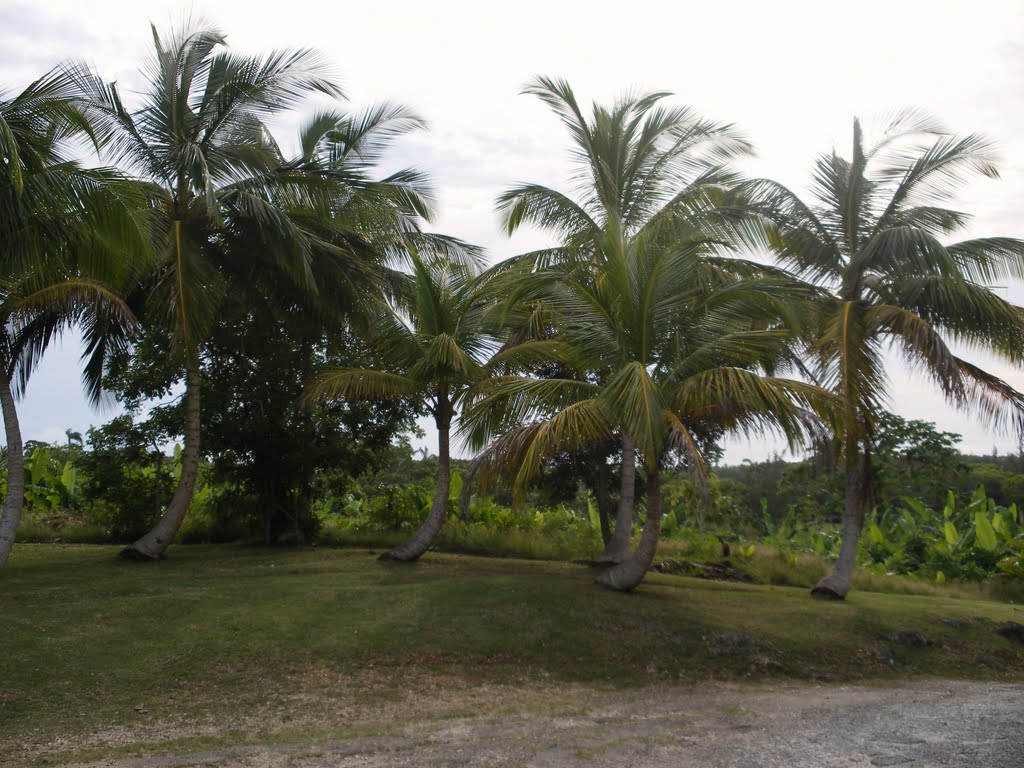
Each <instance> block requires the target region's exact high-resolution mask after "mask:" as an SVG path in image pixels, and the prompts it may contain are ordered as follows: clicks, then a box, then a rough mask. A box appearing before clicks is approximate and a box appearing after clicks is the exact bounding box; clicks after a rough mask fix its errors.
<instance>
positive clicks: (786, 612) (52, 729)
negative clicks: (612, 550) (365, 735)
mask: <svg viewBox="0 0 1024 768" xmlns="http://www.w3.org/2000/svg"><path fill="white" fill-rule="evenodd" d="M116 552H117V548H116V547H100V546H61V545H23V544H22V545H18V546H16V547H15V550H14V554H13V555H12V557H11V560H10V563H9V565H8V568H7V571H6V573H4V574H3V575H2V576H0V644H2V645H0V681H2V688H0V754H3V755H8V756H15V757H16V758H17V759H19V760H22V761H28V760H32V761H34V762H39V763H43V762H48V761H56V762H61V761H63V760H67V759H71V758H75V759H83V758H87V757H89V756H90V755H91V756H94V757H95V756H98V755H100V754H107V753H109V751H110V750H111V749H115V750H120V751H122V752H126V753H133V754H136V753H137V754H148V753H150V752H151V751H152V750H157V751H160V750H164V751H166V750H173V749H177V748H180V747H181V745H183V744H184V745H188V746H189V747H194V746H195V745H197V744H206V743H210V744H220V743H237V742H244V741H253V740H260V739H267V740H283V739H288V738H292V737H294V738H310V737H315V736H318V735H332V734H333V735H338V734H349V735H350V734H352V733H354V732H355V730H356V729H358V728H360V727H372V728H373V729H375V732H379V731H381V730H382V729H384V730H386V729H387V728H388V727H390V726H389V723H392V724H393V722H394V719H395V718H396V717H401V715H402V713H404V712H409V711H412V710H415V709H417V708H419V710H420V711H422V712H428V713H430V714H431V715H436V716H438V717H441V716H449V715H451V714H454V713H463V714H472V713H474V712H480V711H483V710H484V709H487V708H488V707H490V708H493V707H495V706H499V705H500V706H508V707H514V706H545V705H547V704H544V702H547V703H548V704H550V703H551V702H552V701H554V700H555V699H557V698H558V696H559V695H564V696H566V697H571V696H573V695H577V693H578V692H579V691H580V690H583V689H585V688H587V687H590V688H593V687H594V686H598V687H602V688H607V687H621V686H640V685H649V684H692V683H697V682H707V681H748V680H763V679H778V678H787V679H793V678H797V679H812V680H814V679H817V680H841V681H848V680H853V681H872V680H880V679H902V678H909V677H915V678H917V677H950V678H979V679H993V680H1012V681H1024V644H1021V643H1019V642H1015V641H1013V640H1011V639H1008V638H1006V637H1003V636H1001V635H1000V634H998V633H997V632H996V630H997V629H998V628H999V627H1000V626H1001V625H1003V624H1005V623H1006V622H1010V621H1015V622H1019V623H1024V612H1022V611H1021V609H1020V608H1018V607H1016V606H1013V605H1007V604H1000V603H996V602H989V601H984V600H973V599H966V598H962V597H959V598H957V597H945V596H934V595H932V596H921V595H899V594H879V593H872V592H867V591H856V592H854V593H852V594H851V595H850V597H849V598H848V600H847V601H846V602H845V603H822V602H818V601H814V600H811V599H810V598H809V597H808V594H807V591H806V590H805V589H795V588H789V587H769V586H753V585H746V584H734V583H719V582H711V581H701V580H696V579H688V578H681V577H677V576H661V575H654V574H652V575H650V576H649V577H648V580H647V581H645V582H644V584H643V585H642V586H641V587H640V589H639V590H637V591H636V592H635V593H633V594H628V595H624V594H618V593H613V592H608V591H605V590H602V589H600V588H598V587H596V586H594V584H593V583H592V579H593V574H592V572H591V571H590V570H588V569H587V568H585V567H582V566H579V565H572V564H567V563H552V562H535V561H529V562H528V561H522V560H512V559H489V558H478V557H467V556H458V555H445V554H429V555H427V556H426V557H425V558H424V559H423V560H422V561H421V562H419V563H416V564H413V565H403V564H382V563H379V562H378V561H377V560H376V559H375V556H374V553H372V552H370V551H367V550H342V549H306V550H285V549H273V550H271V549H261V548H251V547H242V546H234V545H231V546H225V545H221V546H191V547H182V546H179V547H175V548H173V549H172V550H171V553H170V557H169V558H168V559H167V560H165V561H163V562H160V563H152V564H129V563H121V562H118V561H117V560H115V554H116ZM907 632H916V633H920V635H922V636H923V637H924V638H926V639H927V640H928V642H929V644H928V645H927V646H924V647H917V646H916V645H915V644H914V642H915V640H917V639H918V638H916V636H912V635H903V636H900V634H899V633H907ZM580 686H582V688H580ZM541 689H543V690H546V691H548V692H549V693H550V694H551V696H548V697H547V698H544V697H541V698H534V699H530V700H527V699H525V698H523V696H524V695H525V694H524V693H523V692H524V691H526V690H533V691H537V690H541ZM552 697H554V698H552ZM367 724H371V725H367Z"/></svg>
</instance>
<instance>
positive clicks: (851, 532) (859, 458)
mask: <svg viewBox="0 0 1024 768" xmlns="http://www.w3.org/2000/svg"><path fill="white" fill-rule="evenodd" d="M869 470H870V459H869V458H868V455H867V453H866V452H864V451H862V450H861V448H860V445H859V443H858V441H857V440H848V441H847V445H846V506H845V507H844V509H843V543H842V545H841V546H840V548H839V558H838V559H837V560H836V564H835V565H834V566H833V567H832V572H831V573H830V574H829V575H828V576H826V577H825V578H823V579H822V580H821V581H819V582H818V583H817V585H816V586H815V587H814V589H812V590H811V594H812V595H813V596H814V597H818V598H821V599H823V600H842V599H843V598H845V597H846V594H847V593H848V592H849V591H850V587H851V586H853V570H854V568H855V567H856V565H857V543H858V541H859V540H860V532H861V529H862V528H863V527H864V512H865V507H866V506H867V484H868V473H869Z"/></svg>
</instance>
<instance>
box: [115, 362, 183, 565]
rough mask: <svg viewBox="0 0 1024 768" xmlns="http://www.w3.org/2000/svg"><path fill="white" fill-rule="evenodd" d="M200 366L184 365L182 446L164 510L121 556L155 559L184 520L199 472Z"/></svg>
mask: <svg viewBox="0 0 1024 768" xmlns="http://www.w3.org/2000/svg"><path fill="white" fill-rule="evenodd" d="M200 384H201V378H200V374H199V368H198V367H197V366H196V365H194V364H192V363H188V364H187V365H186V367H185V447H184V449H183V450H182V452H181V477H180V478H178V487H177V488H175V489H174V495H173V496H172V497H171V503H170V504H168V505H167V511H166V512H164V515H163V517H161V518H160V520H159V521H158V522H157V524H156V525H155V526H154V527H153V530H151V531H150V532H149V533H147V534H146V535H145V536H143V537H142V538H140V539H139V540H138V541H136V542H135V543H133V544H131V545H129V546H127V547H125V548H124V549H123V550H121V554H120V557H121V558H122V559H123V560H158V559H160V558H161V557H163V556H164V552H165V551H166V550H167V547H169V546H170V545H171V542H172V541H174V537H175V536H177V535H178V531H179V530H180V528H181V524H182V523H183V522H184V521H185V513H186V512H188V507H189V503H190V502H191V500H192V489H193V488H194V487H195V484H196V475H197V474H198V472H199V400H200V396H199V389H200Z"/></svg>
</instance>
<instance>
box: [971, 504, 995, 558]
mask: <svg viewBox="0 0 1024 768" xmlns="http://www.w3.org/2000/svg"><path fill="white" fill-rule="evenodd" d="M974 530H975V541H977V543H978V546H979V547H981V548H982V549H984V550H985V551H986V552H992V551H993V550H994V549H995V548H996V544H997V540H996V532H995V531H994V530H992V523H990V522H989V521H988V515H986V514H985V513H984V512H983V511H982V510H978V512H977V513H975V515H974Z"/></svg>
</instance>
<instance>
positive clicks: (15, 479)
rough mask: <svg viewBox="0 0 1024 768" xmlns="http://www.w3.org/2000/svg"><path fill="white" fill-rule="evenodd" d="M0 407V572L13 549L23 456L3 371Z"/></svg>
mask: <svg viewBox="0 0 1024 768" xmlns="http://www.w3.org/2000/svg"><path fill="white" fill-rule="evenodd" d="M0 405H2V406H3V414H4V431H5V432H6V433H7V495H6V496H5V497H4V511H3V516H2V517H0V571H3V569H4V566H5V565H6V564H7V558H8V557H10V555H11V549H12V548H13V547H14V538H15V535H16V534H17V532H18V522H19V521H20V520H21V507H22V505H23V504H24V503H25V454H24V449H23V447H22V443H21V427H20V426H19V425H18V412H17V410H16V409H15V407H14V393H13V392H12V391H11V380H10V379H9V378H7V374H6V372H3V371H0Z"/></svg>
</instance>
